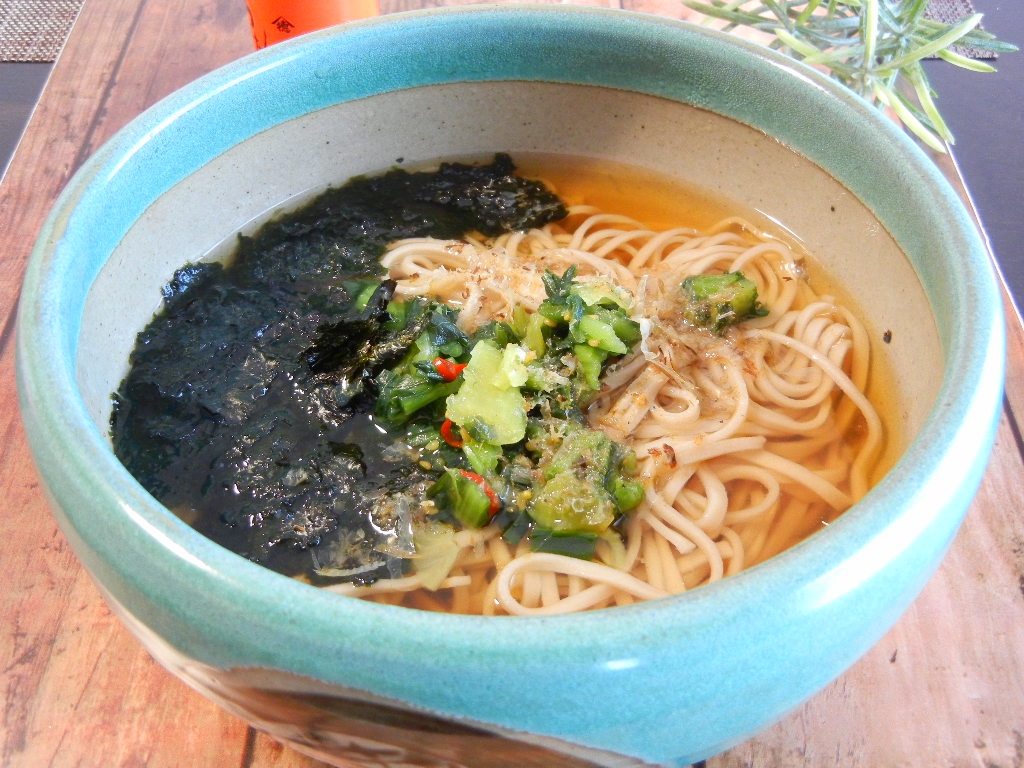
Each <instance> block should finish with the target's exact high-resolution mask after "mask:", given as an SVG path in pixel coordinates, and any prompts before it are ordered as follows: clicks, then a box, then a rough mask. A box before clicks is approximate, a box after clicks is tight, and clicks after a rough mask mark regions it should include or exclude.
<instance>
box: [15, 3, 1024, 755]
mask: <svg viewBox="0 0 1024 768" xmlns="http://www.w3.org/2000/svg"><path fill="white" fill-rule="evenodd" d="M433 4H435V3H433V2H431V1H430V0H426V1H425V2H422V3H421V2H420V1H419V0H384V9H383V10H384V11H385V12H394V11H398V10H405V9H408V8H411V7H421V6H422V5H433ZM437 4H444V3H443V2H442V3H437ZM593 4H597V5H608V6H613V5H614V6H615V7H619V5H618V3H616V2H615V0H607V2H595V3H593ZM622 7H629V8H636V9H640V10H646V11H653V12H656V13H664V14H666V15H674V16H681V15H682V14H683V13H684V12H685V11H683V9H682V8H681V6H680V5H679V4H678V3H676V2H674V0H673V1H670V0H624V2H623V3H622ZM250 47H251V40H250V35H249V29H248V21H247V16H246V12H245V7H244V0H87V2H86V3H85V6H84V10H83V12H82V15H81V17H80V18H79V20H78V23H77V24H76V26H75V29H74V31H73V34H72V35H71V38H70V40H69V42H68V44H67V47H66V49H65V50H64V52H63V53H62V55H61V57H60V59H59V60H58V62H57V64H56V66H55V68H54V71H53V75H52V77H51V79H50V81H49V82H48V84H47V86H46V88H45V90H44V92H43V95H42V97H41V99H40V102H39V105H38V107H37V109H36V111H35V113H34V114H33V117H32V119H31V122H30V124H29V127H28V130H27V132H26V134H25V135H24V138H23V139H22V141H21V144H20V147H19V149H18V152H17V154H16V155H15V157H14V159H13V162H12V165H11V167H10V169H9V172H8V174H7V176H6V178H5V179H4V181H3V183H2V185H0V308H2V312H3V318H2V322H3V325H2V328H3V330H2V333H0V434H2V435H3V453H2V457H0V482H2V487H0V498H2V500H3V501H2V517H0V567H2V574H3V582H2V587H0V617H2V624H0V627H2V628H0V683H2V685H0V696H2V703H3V707H2V710H0V712H2V714H0V765H4V766H46V765H52V766H82V767H85V768H90V767H92V766H96V767H97V768H99V767H100V766H102V767H103V768H111V767H112V766H140V767H141V766H148V768H163V767H164V766H181V765H190V766H216V767H217V768H229V767H230V766H253V767H256V766H259V767H260V768H268V767H270V766H275V767H276V766H290V767H291V768H310V767H311V766H314V765H316V763H315V762H314V761H311V760H310V759H308V758H306V757H304V756H301V755H299V754H297V753H295V752H292V751H291V750H288V749H285V748H283V747H281V746H279V745H277V744H275V743H274V742H273V741H271V740H270V739H269V738H267V737H265V736H263V735H261V734H257V733H255V732H254V731H252V730H250V729H249V728H247V727H246V725H244V724H243V723H242V722H240V721H239V720H237V719H235V718H234V717H232V716H230V715H227V714H225V713H223V712H222V711H221V710H219V709H218V708H217V707H216V706H214V705H213V704H211V703H208V702H207V701H206V700H205V699H203V698H201V697H200V696H199V695H198V694H196V693H194V692H193V691H192V690H190V689H189V688H187V687H186V686H185V685H184V684H182V683H180V682H178V681H177V680H176V679H175V678H173V677H171V675H169V674H168V673H167V672H165V671H164V670H163V669H162V668H161V667H159V666H158V665H157V664H156V663H154V662H153V661H152V660H151V659H150V658H149V656H148V655H147V654H146V653H145V652H144V651H143V650H142V649H141V647H140V646H139V645H138V644H137V643H136V642H135V640H134V639H133V638H132V637H130V636H129V634H128V633H127V632H126V631H125V630H124V629H123V628H122V627H121V625H120V624H119V623H118V622H117V620H115V619H114V618H113V617H112V616H111V614H110V612H109V611H108V610H107V608H106V607H105V605H104V604H103V602H102V600H101V599H100V596H99V594H98V593H97V591H96V589H95V588H94V587H93V585H92V583H91V581H90V580H89V578H88V577H87V576H86V575H85V574H84V573H83V571H82V569H81V568H80V567H79V565H78V563H77V561H76V559H75V557H74V555H73V554H72V553H71V551H70V549H69V547H68V545H67V543H66V541H65V540H64V538H63V536H62V535H61V533H60V532H59V531H58V529H57V528H56V526H55V524H54V522H53V519H52V518H51V516H50V514H49V512H48V510H47V506H46V502H45V500H44V498H43V495H42V493H41V492H40V489H39V484H38V480H37V476H36V474H35V471H34V469H33V467H32V464H31V459H30V455H29V451H28V447H27V445H26V442H25V437H24V434H23V432H22V428H21V422H20V418H19V416H18V409H17V397H16V392H15V384H14V344H13V339H14V324H15V310H16V304H17V298H18V291H19V288H20V283H21V278H22V274H23V271H24V267H25V263H26V260H27V258H28V256H29V252H30V250H31V247H32V243H33V241H34V239H35V237H36V235H37V233H38V231H39V229H40V226H41V224H42V222H43V219H44V217H45V216H46V214H47V212H48V211H49V209H50V207H51V206H52V205H53V203H54V201H55V199H56V197H57V195H58V193H59V192H60V190H61V188H62V187H63V186H64V184H65V183H66V182H67V180H68V178H69V177H70V176H71V174H72V173H73V172H74V171H75V169H76V168H77V167H78V166H79V165H80V164H81V163H82V161H83V160H84V159H85V157H87V156H88V155H89V154H90V153H92V152H93V151H94V150H95V149H96V148H97V147H98V146H99V145H100V144H101V143H102V142H103V141H104V140H105V139H107V138H108V137H109V136H110V135H111V134H112V133H114V132H115V131H116V130H117V129H119V128H120V127H122V126H123V125H124V124H125V123H126V122H128V121H129V120H130V119H131V118H133V117H134V116H135V115H136V114H138V113H139V112H140V111H142V110H143V109H144V108H146V107H147V106H149V105H150V104H152V103H153V102H155V101H156V100H157V99H159V98H160V97H162V96H164V95H165V94H167V93H169V92H170V91H172V90H174V89H176V88H178V87H180V86H182V85H184V84H185V83H187V82H188V81H190V80H192V79H194V78H196V77H197V76H199V75H201V74H203V73H205V72H207V71H209V70H211V69H213V68H215V67H217V66H219V65H221V64H224V63H226V62H228V61H231V60H232V59H235V58H237V57H239V56H241V55H243V54H245V53H247V52H249V50H250ZM1007 325H1008V329H1009V373H1008V380H1007V394H1006V400H1005V404H1004V408H1003V417H1002V421H1001V424H1000V428H999V433H998V438H997V443H996V447H995V453H994V456H993V458H992V462H991V465H990V468H989V471H988V473H987V474H986V476H985V478H984V482H983V484H982V487H981V490H980V493H979V495H978V497H977V499H976V501H975V502H974V505H973V506H972V508H971V510H970V512H969V514H968V517H967V521H966V524H965V525H964V527H963V529H962V530H961V533H960V535H959V536H958V538H957V539H956V541H955V543H954V545H953V547H952V550H951V551H950V553H949V556H948V558H947V559H946V561H945V563H944V564H943V565H942V567H941V569H940V570H939V572H938V573H937V574H936V576H935V577H934V578H933V579H932V580H931V582H930V583H929V584H928V586H927V587H926V589H925V590H924V592H923V593H922V595H921V596H920V598H919V599H918V600H917V601H916V602H915V603H914V604H913V605H912V606H911V608H910V609H909V611H908V612H907V613H906V614H905V615H904V617H903V618H902V619H901V620H900V621H899V623H898V624H897V625H896V626H895V627H894V628H893V629H892V630H891V631H890V632H889V633H888V634H887V635H886V636H885V637H884V638H883V639H882V640H881V641H880V642H879V643H878V644H877V646H876V647H875V648H874V649H873V650H872V651H871V652H870V653H868V654H867V656H866V657H865V658H863V659H862V660H861V661H860V662H858V663H857V664H856V665H855V666H854V667H853V669H851V670H850V671H849V672H848V673H847V674H845V675H843V676H842V677H841V678H840V679H839V680H837V681H836V682H835V683H833V684H832V685H830V686H829V687H828V688H827V689H826V690H824V691H823V692H822V693H820V694H819V695H817V696H816V697H814V698H813V699H812V700H811V701H809V702H808V703H807V704H805V705H804V706H803V707H801V708H800V709H799V710H798V711H797V712H795V713H794V714H792V715H790V716H789V717H787V718H786V719H785V720H784V721H783V722H781V723H780V724H778V725H777V726H775V727H774V728H771V729H770V730H768V731H767V732H765V733H763V734H761V735H760V736H758V737H757V738H755V739H753V740H751V741H748V742H747V743H744V744H742V745H740V746H738V747H736V748H734V749H732V750H730V751H729V752H727V753H725V754H722V755H719V756H717V757H714V758H712V759H710V760H708V761H707V765H708V766H710V767H711V768H725V766H765V767H766V768H767V767H769V766H771V767H772V768H777V767H778V766H844V767H849V766H870V767H872V768H877V767H878V766H943V767H945V766H968V765H971V766H982V765H984V766H1000V768H1009V766H1020V765H1022V763H1024V517H1022V511H1024V465H1022V449H1024V441H1022V437H1021V434H1022V429H1021V427H1022V418H1024V327H1022V325H1021V321H1020V318H1019V317H1018V316H1017V314H1016V311H1015V310H1013V309H1012V308H1011V309H1010V310H1009V311H1008V313H1007Z"/></svg>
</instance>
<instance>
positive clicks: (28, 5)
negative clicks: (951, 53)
mask: <svg viewBox="0 0 1024 768" xmlns="http://www.w3.org/2000/svg"><path fill="white" fill-rule="evenodd" d="M94 1H95V2H100V1H101V0H94ZM83 2H84V0H0V61H53V60H54V59H56V58H57V54H58V53H60V49H61V47H62V46H63V45H64V40H65V39H66V38H67V35H68V32H70V31H71V27H72V25H73V24H74V23H75V19H76V18H77V17H78V12H79V10H81V8H82V3H83ZM971 13H974V7H973V6H972V5H971V0H931V2H930V3H929V5H928V11H927V15H928V16H930V17H931V18H933V19H935V20H937V21H944V22H946V23H947V24H952V23H955V22H956V21H958V20H960V19H962V18H964V17H965V16H968V15H970V14H971ZM958 53H962V54H963V55H965V56H971V57H973V58H981V59H983V58H994V54H991V53H989V52H987V51H971V50H959V51H958Z"/></svg>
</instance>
